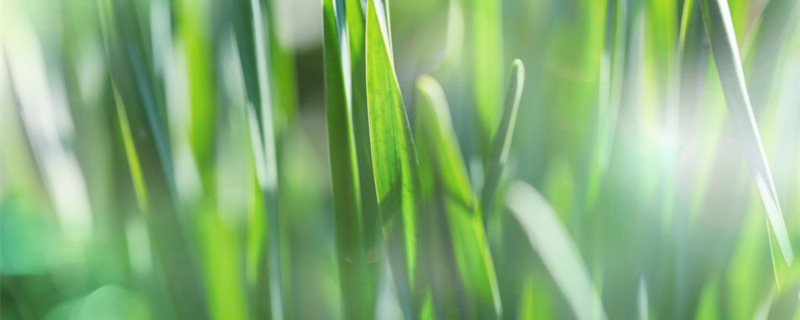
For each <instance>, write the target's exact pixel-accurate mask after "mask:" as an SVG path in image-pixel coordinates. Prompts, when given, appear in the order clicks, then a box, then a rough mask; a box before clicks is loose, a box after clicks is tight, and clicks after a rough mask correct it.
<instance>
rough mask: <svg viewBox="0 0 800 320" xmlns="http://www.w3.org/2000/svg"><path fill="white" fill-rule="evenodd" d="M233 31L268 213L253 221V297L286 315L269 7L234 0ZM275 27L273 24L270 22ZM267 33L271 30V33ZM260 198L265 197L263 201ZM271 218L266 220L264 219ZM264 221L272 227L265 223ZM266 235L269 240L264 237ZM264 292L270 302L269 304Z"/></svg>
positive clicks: (259, 306)
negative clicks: (265, 13) (266, 18)
mask: <svg viewBox="0 0 800 320" xmlns="http://www.w3.org/2000/svg"><path fill="white" fill-rule="evenodd" d="M230 4H231V14H232V15H233V17H232V18H231V20H232V21H233V29H234V33H235V37H236V44H237V48H238V52H239V60H240V63H241V65H242V73H243V76H244V85H245V92H246V95H247V108H246V110H247V117H248V120H249V127H250V128H249V129H250V139H251V144H252V146H253V147H252V148H253V157H254V162H255V168H256V170H255V171H256V181H257V183H258V187H259V189H260V197H257V199H256V202H262V204H263V206H264V211H265V212H255V214H257V215H262V217H258V216H256V217H254V219H253V221H254V222H260V223H253V224H252V225H251V232H250V236H251V237H258V238H257V239H255V240H251V242H250V243H251V244H253V245H255V246H257V247H258V248H256V249H251V252H255V254H256V256H255V257H251V259H255V260H256V261H255V265H256V266H257V270H258V271H257V274H256V279H255V284H254V287H253V288H251V290H252V291H253V294H252V298H253V299H254V300H253V306H254V307H255V308H256V309H255V311H254V312H255V316H256V317H271V318H272V319H282V318H283V315H284V312H283V309H284V306H283V298H282V296H283V291H282V285H281V256H280V243H279V239H280V232H279V230H280V228H279V220H278V203H277V202H278V197H277V194H278V170H277V157H276V154H275V152H276V151H275V131H274V129H275V128H274V124H273V120H272V116H273V113H272V101H271V92H270V83H269V78H268V75H269V68H270V66H269V65H268V56H267V52H269V48H267V43H268V41H269V39H266V37H267V35H265V33H264V30H265V28H267V26H265V24H264V19H263V18H262V13H263V8H262V5H261V2H260V1H259V0H236V1H231V3H230ZM269 27H272V26H269ZM267 34H269V33H268V32H267ZM259 198H260V199H259ZM263 216H265V218H266V219H264V217H263ZM264 223H265V224H266V225H264ZM264 237H265V239H264ZM263 295H266V296H268V299H269V303H264V302H263V300H262V299H263V298H266V297H263Z"/></svg>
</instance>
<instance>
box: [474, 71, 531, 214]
mask: <svg viewBox="0 0 800 320" xmlns="http://www.w3.org/2000/svg"><path fill="white" fill-rule="evenodd" d="M524 86H525V65H523V64H522V61H520V60H519V59H516V60H514V62H513V63H511V73H510V75H509V81H508V87H507V89H506V97H505V107H504V109H503V118H502V120H501V121H500V125H499V127H498V128H497V132H496V133H495V134H494V139H493V140H492V147H491V149H490V152H489V154H488V158H487V159H488V160H487V162H486V174H485V175H484V184H483V189H482V191H481V204H480V205H481V211H482V212H483V215H484V222H486V221H487V219H488V218H489V217H490V216H491V215H492V213H493V212H494V211H495V209H496V206H497V204H496V203H495V198H496V197H497V190H498V187H499V186H500V182H501V179H502V176H503V170H504V169H505V165H506V162H508V153H509V150H510V149H511V139H512V137H513V136H514V127H515V126H516V124H517V113H518V111H519V103H520V99H521V97H522V88H523V87H524Z"/></svg>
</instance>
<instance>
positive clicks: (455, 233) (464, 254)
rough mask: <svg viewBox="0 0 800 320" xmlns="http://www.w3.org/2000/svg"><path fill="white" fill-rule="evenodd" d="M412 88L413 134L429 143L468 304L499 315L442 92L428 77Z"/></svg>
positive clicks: (485, 315) (483, 315)
mask: <svg viewBox="0 0 800 320" xmlns="http://www.w3.org/2000/svg"><path fill="white" fill-rule="evenodd" d="M417 89H418V90H419V93H420V95H419V96H420V97H421V99H419V102H418V103H417V112H418V113H417V115H418V122H417V123H418V125H420V126H421V127H422V129H421V130H419V131H418V133H421V134H423V136H425V137H428V139H426V140H425V141H424V142H426V143H423V142H422V141H421V142H420V146H422V145H423V144H424V145H426V146H427V147H428V150H427V151H428V152H429V153H430V154H431V158H433V159H432V160H433V162H434V163H435V165H434V167H435V168H436V170H435V171H436V178H437V182H438V183H437V185H438V184H440V185H441V189H443V190H442V191H441V194H439V195H438V196H439V197H438V198H439V199H442V201H443V202H444V203H443V207H444V210H445V211H446V216H447V224H448V226H447V227H448V228H449V231H450V236H451V239H450V240H451V242H452V250H453V256H454V257H455V263H456V267H457V268H458V271H459V274H460V280H461V283H462V284H463V286H464V289H463V290H464V293H465V295H466V296H467V297H466V299H467V304H468V306H467V308H468V309H471V310H474V311H473V314H474V315H475V317H476V318H480V319H491V318H498V317H499V316H500V314H501V305H500V293H499V290H498V288H497V277H496V275H495V271H494V266H493V262H492V259H491V254H490V252H489V246H488V245H487V241H486V233H485V229H484V227H483V221H482V219H481V215H480V214H475V210H477V208H476V206H475V201H474V195H473V193H472V188H471V186H470V185H469V178H468V176H467V169H466V165H465V164H464V158H463V155H462V154H461V150H460V149H459V147H458V141H457V140H456V135H455V132H454V130H453V124H452V120H451V117H450V111H449V107H448V105H447V100H446V98H445V95H444V91H443V90H442V87H441V86H440V85H439V83H438V82H436V80H434V79H433V78H432V77H430V76H422V77H420V78H419V79H418V80H417ZM421 148H422V147H421ZM420 154H422V151H420ZM420 161H421V162H423V161H424V160H422V159H420ZM437 258H439V259H441V257H437Z"/></svg>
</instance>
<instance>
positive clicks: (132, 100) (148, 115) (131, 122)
mask: <svg viewBox="0 0 800 320" xmlns="http://www.w3.org/2000/svg"><path fill="white" fill-rule="evenodd" d="M98 6H99V7H100V10H99V11H100V17H101V26H102V30H103V34H104V38H105V46H106V54H107V55H108V58H109V71H110V74H111V79H112V84H113V86H114V88H115V95H116V104H117V108H118V110H120V111H124V112H121V113H120V118H119V119H120V121H121V122H123V121H124V123H121V124H120V126H121V127H122V128H128V129H130V133H136V134H125V133H124V132H123V136H126V137H128V138H129V139H127V140H126V143H125V144H126V151H127V153H128V159H135V160H134V161H130V165H131V172H132V174H133V175H134V181H140V184H139V185H138V186H137V188H136V189H137V190H138V191H139V192H140V193H141V194H142V195H144V194H146V196H143V197H140V200H141V199H142V198H144V199H146V201H140V204H141V206H140V209H141V210H142V211H143V213H144V214H145V220H146V222H147V226H148V231H149V232H148V234H149V235H150V238H151V239H150V244H151V246H152V247H153V248H152V250H151V251H152V252H153V254H154V255H155V257H154V261H155V263H156V266H157V268H158V270H159V272H163V273H162V277H163V279H165V284H164V286H165V287H166V290H167V292H168V296H169V298H170V299H171V301H172V302H173V305H174V306H175V310H174V311H175V314H176V315H177V316H178V317H180V318H191V319H205V318H207V317H208V313H207V310H206V301H205V299H204V298H203V296H202V295H201V293H202V292H204V290H203V289H202V286H203V285H202V284H203V282H202V280H201V279H202V278H201V277H200V275H199V271H198V270H196V266H197V265H198V264H197V263H196V259H195V257H194V255H193V252H194V250H193V249H194V248H192V247H191V246H190V245H189V244H188V243H187V242H186V241H187V236H186V234H185V229H184V226H182V224H181V221H180V218H179V217H180V214H181V211H182V208H181V206H180V204H179V201H178V198H177V191H176V187H175V178H174V173H173V168H172V161H171V160H170V152H169V147H168V142H167V134H166V133H165V129H166V124H165V123H164V120H165V119H164V117H163V110H164V106H163V101H162V100H161V99H160V97H159V95H158V93H157V90H156V88H155V86H154V84H155V83H156V81H154V80H153V70H152V63H151V61H149V59H148V57H149V50H147V49H146V48H147V47H146V46H145V44H144V43H143V40H144V39H145V37H144V35H142V33H141V32H142V31H141V30H142V28H140V22H139V19H138V16H137V15H136V14H135V13H136V12H137V11H138V10H137V9H138V8H137V7H136V4H135V3H134V2H133V1H128V0H123V1H113V2H112V1H106V0H99V1H98ZM131 145H132V146H133V147H132V148H131V147H127V146H131ZM135 163H138V164H139V165H141V170H137V169H136V168H135V165H134V164H135ZM139 175H141V176H139ZM167 314H169V313H167Z"/></svg>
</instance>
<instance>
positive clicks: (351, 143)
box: [323, 0, 380, 319]
mask: <svg viewBox="0 0 800 320" xmlns="http://www.w3.org/2000/svg"><path fill="white" fill-rule="evenodd" d="M350 2H351V3H352V1H350ZM341 4H342V2H341V1H337V2H334V1H333V0H326V1H324V2H323V22H324V25H323V32H324V34H323V37H324V48H323V50H324V55H325V105H326V113H327V120H328V146H329V148H328V149H329V153H330V161H331V180H332V182H333V195H334V197H333V204H334V213H335V215H336V218H335V220H336V245H337V252H338V255H339V259H338V265H339V282H340V292H341V294H342V300H343V301H342V302H343V303H342V305H343V316H344V318H347V319H371V318H372V317H373V316H374V314H375V303H376V296H377V289H378V288H377V285H376V284H377V282H378V275H379V271H380V268H379V266H380V264H379V263H378V257H379V254H380V246H379V244H380V238H379V237H378V234H379V232H380V229H377V230H375V231H377V232H374V231H373V236H372V238H370V239H368V237H367V235H366V230H365V228H367V225H368V224H367V221H368V219H366V218H365V215H372V216H374V217H377V216H378V213H377V210H376V208H375V207H373V208H372V209H371V210H365V208H364V206H362V202H363V201H366V200H367V199H364V197H362V193H367V190H369V189H371V190H370V191H371V192H372V193H371V194H372V199H373V200H372V202H375V200H374V199H375V193H374V192H375V191H374V190H375V189H374V182H372V183H371V184H370V185H371V186H372V187H371V188H370V186H362V185H361V182H364V179H361V177H362V175H361V173H363V172H364V171H366V172H367V173H368V181H367V182H370V181H374V180H373V179H372V162H371V160H370V161H368V162H363V163H362V162H359V161H358V157H357V154H356V153H357V152H358V151H361V152H362V153H366V154H367V156H369V152H370V149H369V148H366V149H358V150H357V149H356V135H355V131H354V124H353V122H354V120H353V116H354V115H353V109H354V107H353V100H359V101H360V103H361V104H362V106H361V108H363V109H364V111H365V116H366V101H365V100H366V91H365V88H363V89H362V91H361V95H360V96H361V98H360V99H353V98H352V96H351V91H349V89H350V88H349V87H348V85H347V83H351V84H352V81H347V80H345V79H349V78H350V77H351V74H350V73H349V71H350V70H349V69H348V68H347V66H350V67H355V66H354V65H353V64H350V63H348V62H349V61H348V60H349V59H350V57H349V56H347V55H346V54H347V53H348V52H349V51H348V50H347V49H348V47H347V46H350V47H352V46H353V43H354V42H359V40H358V39H359V37H357V36H356V37H354V38H353V39H352V40H351V41H349V43H348V37H347V30H346V27H347V24H346V23H345V21H346V20H345V18H344V16H345V7H344V6H342V5H341ZM356 4H358V3H356ZM358 5H359V7H356V8H358V9H360V4H358ZM351 8H352V7H351ZM359 11H360V10H359ZM359 15H361V16H362V17H363V14H361V13H360V12H359ZM356 18H357V17H356ZM362 20H363V18H362ZM362 24H363V22H362ZM351 30H353V29H351ZM354 33H355V34H359V32H358V31H355V32H354ZM360 34H363V26H362V31H361V32H360ZM360 41H361V42H362V43H363V39H361V40H360ZM361 51H362V52H363V49H361ZM344 59H347V60H344ZM360 63H361V65H362V67H361V70H362V71H363V70H364V67H363V57H362V58H361V62H360ZM361 75H362V77H365V76H366V75H365V74H364V73H362V74H361ZM356 82H360V83H361V85H362V86H364V85H366V79H362V80H360V81H359V80H356ZM356 96H359V95H358V94H356ZM368 130H369V127H364V129H363V131H360V132H362V136H366V139H367V142H368V138H369V135H367V134H363V133H366V132H368ZM359 163H362V165H359ZM362 168H365V170H362ZM373 219H374V218H373ZM376 222H377V221H374V220H373V222H372V224H374V225H375V226H379V224H377V223H376Z"/></svg>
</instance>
